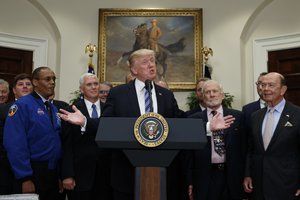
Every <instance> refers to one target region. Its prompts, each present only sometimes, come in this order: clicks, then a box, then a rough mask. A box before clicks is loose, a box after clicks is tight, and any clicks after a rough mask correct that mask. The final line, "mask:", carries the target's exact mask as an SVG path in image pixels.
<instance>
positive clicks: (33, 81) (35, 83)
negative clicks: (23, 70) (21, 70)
mask: <svg viewBox="0 0 300 200" xmlns="http://www.w3.org/2000/svg"><path fill="white" fill-rule="evenodd" d="M37 81H38V80H36V79H32V85H33V86H34V87H36V86H37Z"/></svg>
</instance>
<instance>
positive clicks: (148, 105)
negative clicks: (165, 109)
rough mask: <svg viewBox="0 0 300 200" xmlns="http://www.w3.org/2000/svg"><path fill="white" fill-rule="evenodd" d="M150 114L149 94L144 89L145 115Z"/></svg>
mask: <svg viewBox="0 0 300 200" xmlns="http://www.w3.org/2000/svg"><path fill="white" fill-rule="evenodd" d="M148 112H150V95H149V92H148V91H147V90H146V89H145V113H148Z"/></svg>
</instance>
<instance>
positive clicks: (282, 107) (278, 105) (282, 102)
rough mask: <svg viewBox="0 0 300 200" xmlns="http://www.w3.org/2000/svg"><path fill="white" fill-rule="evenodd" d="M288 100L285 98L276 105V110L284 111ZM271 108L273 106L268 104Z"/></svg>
mask: <svg viewBox="0 0 300 200" xmlns="http://www.w3.org/2000/svg"><path fill="white" fill-rule="evenodd" d="M285 103H286V100H285V99H284V98H283V99H282V100H281V101H280V102H279V103H278V104H277V105H276V106H274V111H277V112H279V113H282V111H283V109H284V106H285ZM270 109H271V107H269V106H268V111H269V110H270Z"/></svg>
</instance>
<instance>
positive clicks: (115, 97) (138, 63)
mask: <svg viewBox="0 0 300 200" xmlns="http://www.w3.org/2000/svg"><path fill="white" fill-rule="evenodd" d="M129 64H130V70H131V72H132V74H133V75H134V76H135V77H136V79H135V80H134V81H132V82H129V83H128V84H124V85H120V86H117V87H114V88H112V89H111V91H110V94H109V96H108V99H107V101H106V104H105V107H104V110H103V115H102V116H105V117H135V118H136V117H139V116H140V115H142V114H144V113H145V112H146V111H145V107H146V106H145V97H144V92H145V90H146V89H145V83H144V82H145V80H151V81H152V83H151V84H152V86H153V88H152V99H153V112H156V113H159V114H161V115H163V116H164V117H167V118H172V117H183V116H184V112H183V111H181V110H179V108H178V105H177V102H176V100H175V98H174V94H173V93H172V92H171V91H170V90H168V89H165V88H162V87H160V86H158V85H156V84H154V82H153V80H154V79H155V78H156V74H157V70H156V63H155V53H154V51H152V50H148V49H140V50H137V51H135V52H133V53H132V54H131V55H130V57H129ZM74 109H75V111H76V112H75V113H74V115H72V113H68V112H64V114H62V115H60V116H61V118H62V119H64V120H67V121H72V123H77V124H80V125H83V124H84V121H85V120H84V119H82V117H79V116H80V114H79V112H78V110H76V108H74ZM76 114H78V115H77V116H76ZM100 120H101V119H100ZM90 121H91V120H87V126H89V122H90ZM87 129H88V128H87ZM111 170H112V173H111V176H112V177H111V183H112V187H113V190H114V200H132V199H134V194H133V193H134V167H133V166H132V164H131V163H130V162H129V160H128V158H127V157H126V156H125V154H124V153H123V152H121V151H117V150H116V151H114V153H113V156H112V169H111ZM181 172H182V170H180V169H179V159H178V158H175V160H174V161H173V162H172V163H171V165H170V166H169V167H168V168H167V195H168V199H172V200H177V199H180V198H181V194H180V192H182V191H183V188H182V187H181V182H180V181H179V180H178V178H179V177H180V173H181Z"/></svg>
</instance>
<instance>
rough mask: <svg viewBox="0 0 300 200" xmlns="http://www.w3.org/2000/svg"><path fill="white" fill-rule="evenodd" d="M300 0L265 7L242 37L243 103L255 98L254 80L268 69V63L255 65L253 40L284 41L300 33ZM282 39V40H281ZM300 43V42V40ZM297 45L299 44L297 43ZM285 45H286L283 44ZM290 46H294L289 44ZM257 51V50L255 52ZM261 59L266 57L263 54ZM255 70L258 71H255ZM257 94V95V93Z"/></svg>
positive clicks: (278, 2) (276, 0)
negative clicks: (273, 39) (285, 37)
mask: <svg viewBox="0 0 300 200" xmlns="http://www.w3.org/2000/svg"><path fill="white" fill-rule="evenodd" d="M299 8H300V1H299V0H285V1H280V0H275V1H272V2H271V3H270V4H269V5H268V6H267V7H265V8H264V9H263V10H262V11H261V12H260V13H259V14H258V15H257V16H256V17H255V19H254V20H253V21H252V22H251V26H249V28H248V29H247V30H246V34H245V35H244V36H243V37H242V43H243V44H244V46H243V48H244V49H245V60H244V61H243V62H244V65H243V66H242V67H243V69H242V71H244V72H245V76H246V81H245V85H244V89H243V90H242V93H241V94H242V97H243V98H242V100H243V103H248V102H251V101H253V100H254V97H255V95H256V94H255V92H254V89H253V88H254V82H255V81H256V79H257V77H258V73H259V72H263V71H267V63H266V62H263V63H264V65H260V66H254V65H253V62H252V61H253V51H255V49H253V42H254V41H255V40H258V39H265V38H266V39H267V38H274V37H278V40H279V41H277V42H276V43H283V36H289V35H293V34H299V33H300V21H299V19H300V13H299V11H298V10H299ZM280 40H281V41H280ZM298 43H299V42H298ZM296 45H297V44H296ZM281 46H284V45H281ZM289 46H290V47H291V46H293V45H291V44H289ZM254 53H255V52H254ZM258 56H261V57H260V58H259V59H264V58H263V55H258ZM255 71H256V72H257V73H255ZM256 96H257V95H256Z"/></svg>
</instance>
